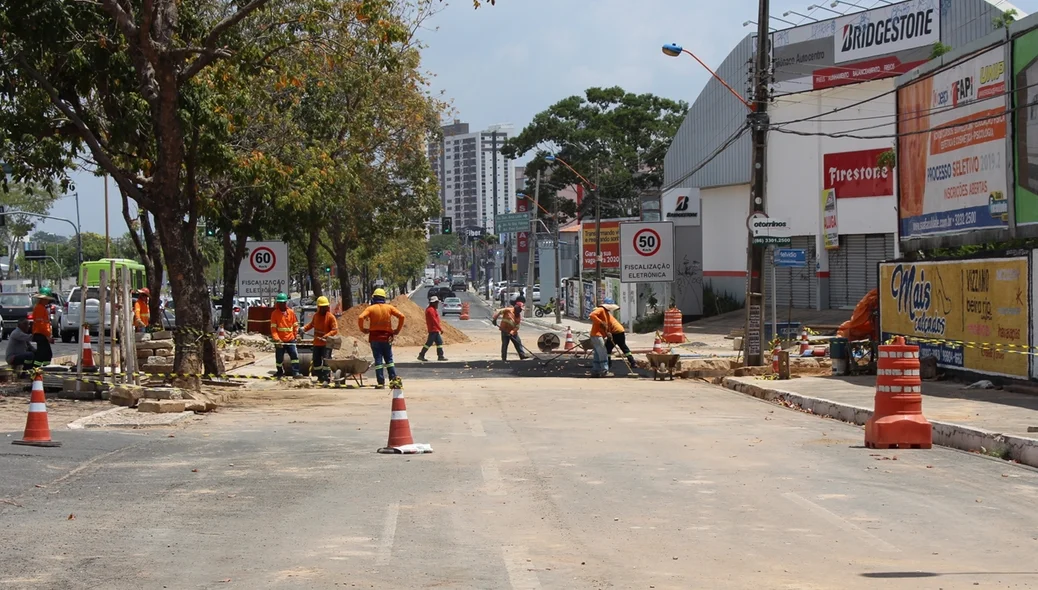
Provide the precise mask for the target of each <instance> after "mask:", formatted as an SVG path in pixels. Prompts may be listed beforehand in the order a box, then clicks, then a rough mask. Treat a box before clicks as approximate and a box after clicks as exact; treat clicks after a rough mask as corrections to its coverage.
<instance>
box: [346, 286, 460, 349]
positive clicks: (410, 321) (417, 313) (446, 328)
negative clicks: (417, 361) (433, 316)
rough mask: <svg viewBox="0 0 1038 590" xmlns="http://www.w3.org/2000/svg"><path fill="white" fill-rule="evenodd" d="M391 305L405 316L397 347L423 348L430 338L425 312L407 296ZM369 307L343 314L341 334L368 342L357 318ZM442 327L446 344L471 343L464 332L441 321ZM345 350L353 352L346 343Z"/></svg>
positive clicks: (348, 310) (354, 307) (357, 306)
mask: <svg viewBox="0 0 1038 590" xmlns="http://www.w3.org/2000/svg"><path fill="white" fill-rule="evenodd" d="M389 303H390V305H392V306H393V307H395V308H397V309H399V310H400V312H401V313H403V314H404V330H403V331H402V332H400V334H399V335H398V336H397V337H395V338H394V339H393V344H395V345H396V346H421V345H423V344H425V340H426V338H428V336H429V333H428V332H427V331H426V330H425V310H424V309H422V308H421V307H418V304H417V303H415V302H414V301H411V299H410V298H409V297H407V296H406V295H399V296H398V297H397V298H396V299H394V300H392V301H390V302H389ZM367 307H368V306H367V304H361V305H354V306H353V307H351V308H349V309H347V310H346V311H345V312H343V314H342V316H341V317H340V318H339V333H340V334H342V335H344V336H351V337H353V338H356V339H358V340H360V341H361V342H362V343H365V342H367V341H368V337H367V336H366V335H365V334H364V333H363V332H361V331H360V329H358V328H357V318H359V317H360V314H361V313H362V312H363V311H364V310H365V309H367ZM440 325H442V326H443V343H444V344H458V343H461V342H468V341H469V337H468V336H466V335H465V333H464V332H462V331H461V330H459V329H457V328H455V327H454V326H452V325H450V324H448V323H447V322H445V321H441V322H440ZM343 349H344V351H345V352H346V354H350V352H352V346H350V347H349V348H347V347H346V346H345V342H344V345H343Z"/></svg>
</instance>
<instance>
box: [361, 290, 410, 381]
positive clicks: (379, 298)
mask: <svg viewBox="0 0 1038 590" xmlns="http://www.w3.org/2000/svg"><path fill="white" fill-rule="evenodd" d="M393 318H396V319H397V325H396V328H395V329H394V328H393ZM365 320H367V324H365V322H364V321H365ZM357 327H358V328H360V331H361V332H363V333H365V334H367V335H368V344H370V345H371V356H373V357H374V358H375V378H376V380H377V381H378V385H377V386H376V387H377V388H378V389H382V388H384V387H385V386H386V376H385V372H388V373H389V380H390V381H395V380H396V365H395V364H394V363H393V336H396V335H397V334H399V333H400V330H403V329H404V314H403V313H401V311H400V310H399V309H397V308H395V307H393V306H392V305H390V304H388V303H386V290H385V289H382V288H381V287H380V288H378V289H375V292H374V293H372V294H371V305H369V306H368V308H367V309H365V310H364V311H363V312H362V313H361V314H360V317H358V318H357Z"/></svg>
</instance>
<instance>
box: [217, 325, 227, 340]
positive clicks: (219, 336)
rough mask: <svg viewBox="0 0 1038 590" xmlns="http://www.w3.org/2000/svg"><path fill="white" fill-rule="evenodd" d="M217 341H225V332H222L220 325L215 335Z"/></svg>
mask: <svg viewBox="0 0 1038 590" xmlns="http://www.w3.org/2000/svg"><path fill="white" fill-rule="evenodd" d="M216 339H217V340H227V330H224V328H223V325H222V324H221V325H220V331H219V332H217V333H216Z"/></svg>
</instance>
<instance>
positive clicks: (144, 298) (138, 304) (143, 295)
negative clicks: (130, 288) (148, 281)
mask: <svg viewBox="0 0 1038 590" xmlns="http://www.w3.org/2000/svg"><path fill="white" fill-rule="evenodd" d="M150 299H151V290H150V289H148V288H147V287H144V288H143V289H141V290H140V291H137V301H135V302H134V303H133V328H134V330H136V331H137V332H143V331H145V330H146V329H147V328H148V326H150V325H151V306H150V304H149V303H148V301H149V300H150Z"/></svg>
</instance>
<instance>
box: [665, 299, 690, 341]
mask: <svg viewBox="0 0 1038 590" xmlns="http://www.w3.org/2000/svg"><path fill="white" fill-rule="evenodd" d="M663 341H664V342H669V343H671V344H675V343H680V342H684V341H685V332H684V330H682V329H681V310H680V309H677V308H674V307H672V308H670V309H668V310H667V311H666V312H665V313H664V314H663Z"/></svg>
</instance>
